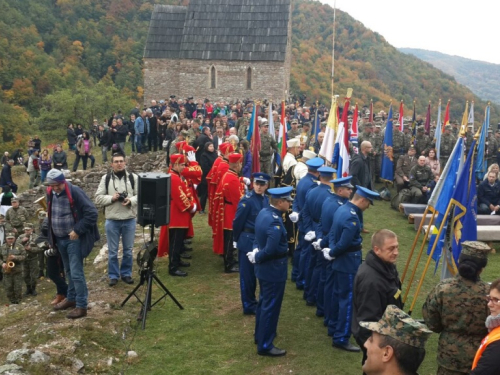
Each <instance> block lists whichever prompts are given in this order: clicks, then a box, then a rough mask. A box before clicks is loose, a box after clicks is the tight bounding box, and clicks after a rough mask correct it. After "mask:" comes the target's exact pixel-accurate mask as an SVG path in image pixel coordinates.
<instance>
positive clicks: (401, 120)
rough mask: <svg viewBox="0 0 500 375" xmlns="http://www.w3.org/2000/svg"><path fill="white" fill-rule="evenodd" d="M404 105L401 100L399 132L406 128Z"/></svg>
mask: <svg viewBox="0 0 500 375" xmlns="http://www.w3.org/2000/svg"><path fill="white" fill-rule="evenodd" d="M404 106H405V105H404V104H403V101H402V100H401V104H400V105H399V120H398V121H399V131H401V132H402V131H403V127H404V117H403V116H404V113H403V112H404Z"/></svg>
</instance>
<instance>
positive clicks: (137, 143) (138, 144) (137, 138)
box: [135, 133, 142, 154]
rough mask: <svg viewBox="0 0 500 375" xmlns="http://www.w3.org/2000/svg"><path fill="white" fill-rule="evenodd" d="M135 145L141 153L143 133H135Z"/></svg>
mask: <svg viewBox="0 0 500 375" xmlns="http://www.w3.org/2000/svg"><path fill="white" fill-rule="evenodd" d="M135 147H136V148H137V152H138V153H139V154H140V153H141V151H142V134H140V133H135Z"/></svg>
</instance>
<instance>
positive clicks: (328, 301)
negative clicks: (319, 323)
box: [323, 259, 335, 336]
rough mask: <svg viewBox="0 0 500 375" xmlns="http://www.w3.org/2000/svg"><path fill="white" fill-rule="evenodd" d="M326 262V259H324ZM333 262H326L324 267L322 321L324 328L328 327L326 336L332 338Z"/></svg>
mask: <svg viewBox="0 0 500 375" xmlns="http://www.w3.org/2000/svg"><path fill="white" fill-rule="evenodd" d="M325 261H326V259H325ZM332 266H333V262H331V261H326V266H325V287H324V292H323V299H324V301H325V303H324V313H325V319H324V320H323V322H324V324H325V326H327V327H328V335H329V336H333V331H334V328H333V319H332V312H333V306H334V304H335V303H334V297H333V270H332Z"/></svg>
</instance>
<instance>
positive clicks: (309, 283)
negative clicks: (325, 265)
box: [304, 242, 323, 303]
mask: <svg viewBox="0 0 500 375" xmlns="http://www.w3.org/2000/svg"><path fill="white" fill-rule="evenodd" d="M306 243H309V242H306ZM308 251H309V252H310V254H311V255H310V257H309V264H308V267H307V271H306V282H305V284H304V299H305V300H306V301H307V302H309V303H316V291H317V286H318V279H316V280H314V279H313V275H314V269H315V268H316V263H317V261H318V257H319V255H321V257H322V258H323V253H321V254H319V251H317V250H314V247H313V246H312V245H310V246H309V247H308Z"/></svg>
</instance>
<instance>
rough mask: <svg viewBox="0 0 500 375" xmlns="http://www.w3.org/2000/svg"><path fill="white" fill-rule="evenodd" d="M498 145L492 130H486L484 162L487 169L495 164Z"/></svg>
mask: <svg viewBox="0 0 500 375" xmlns="http://www.w3.org/2000/svg"><path fill="white" fill-rule="evenodd" d="M497 151H498V143H497V139H496V137H495V135H494V134H493V130H491V129H488V140H487V141H486V155H485V157H486V162H487V165H488V167H489V166H490V165H491V164H495V163H496V162H497Z"/></svg>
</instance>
